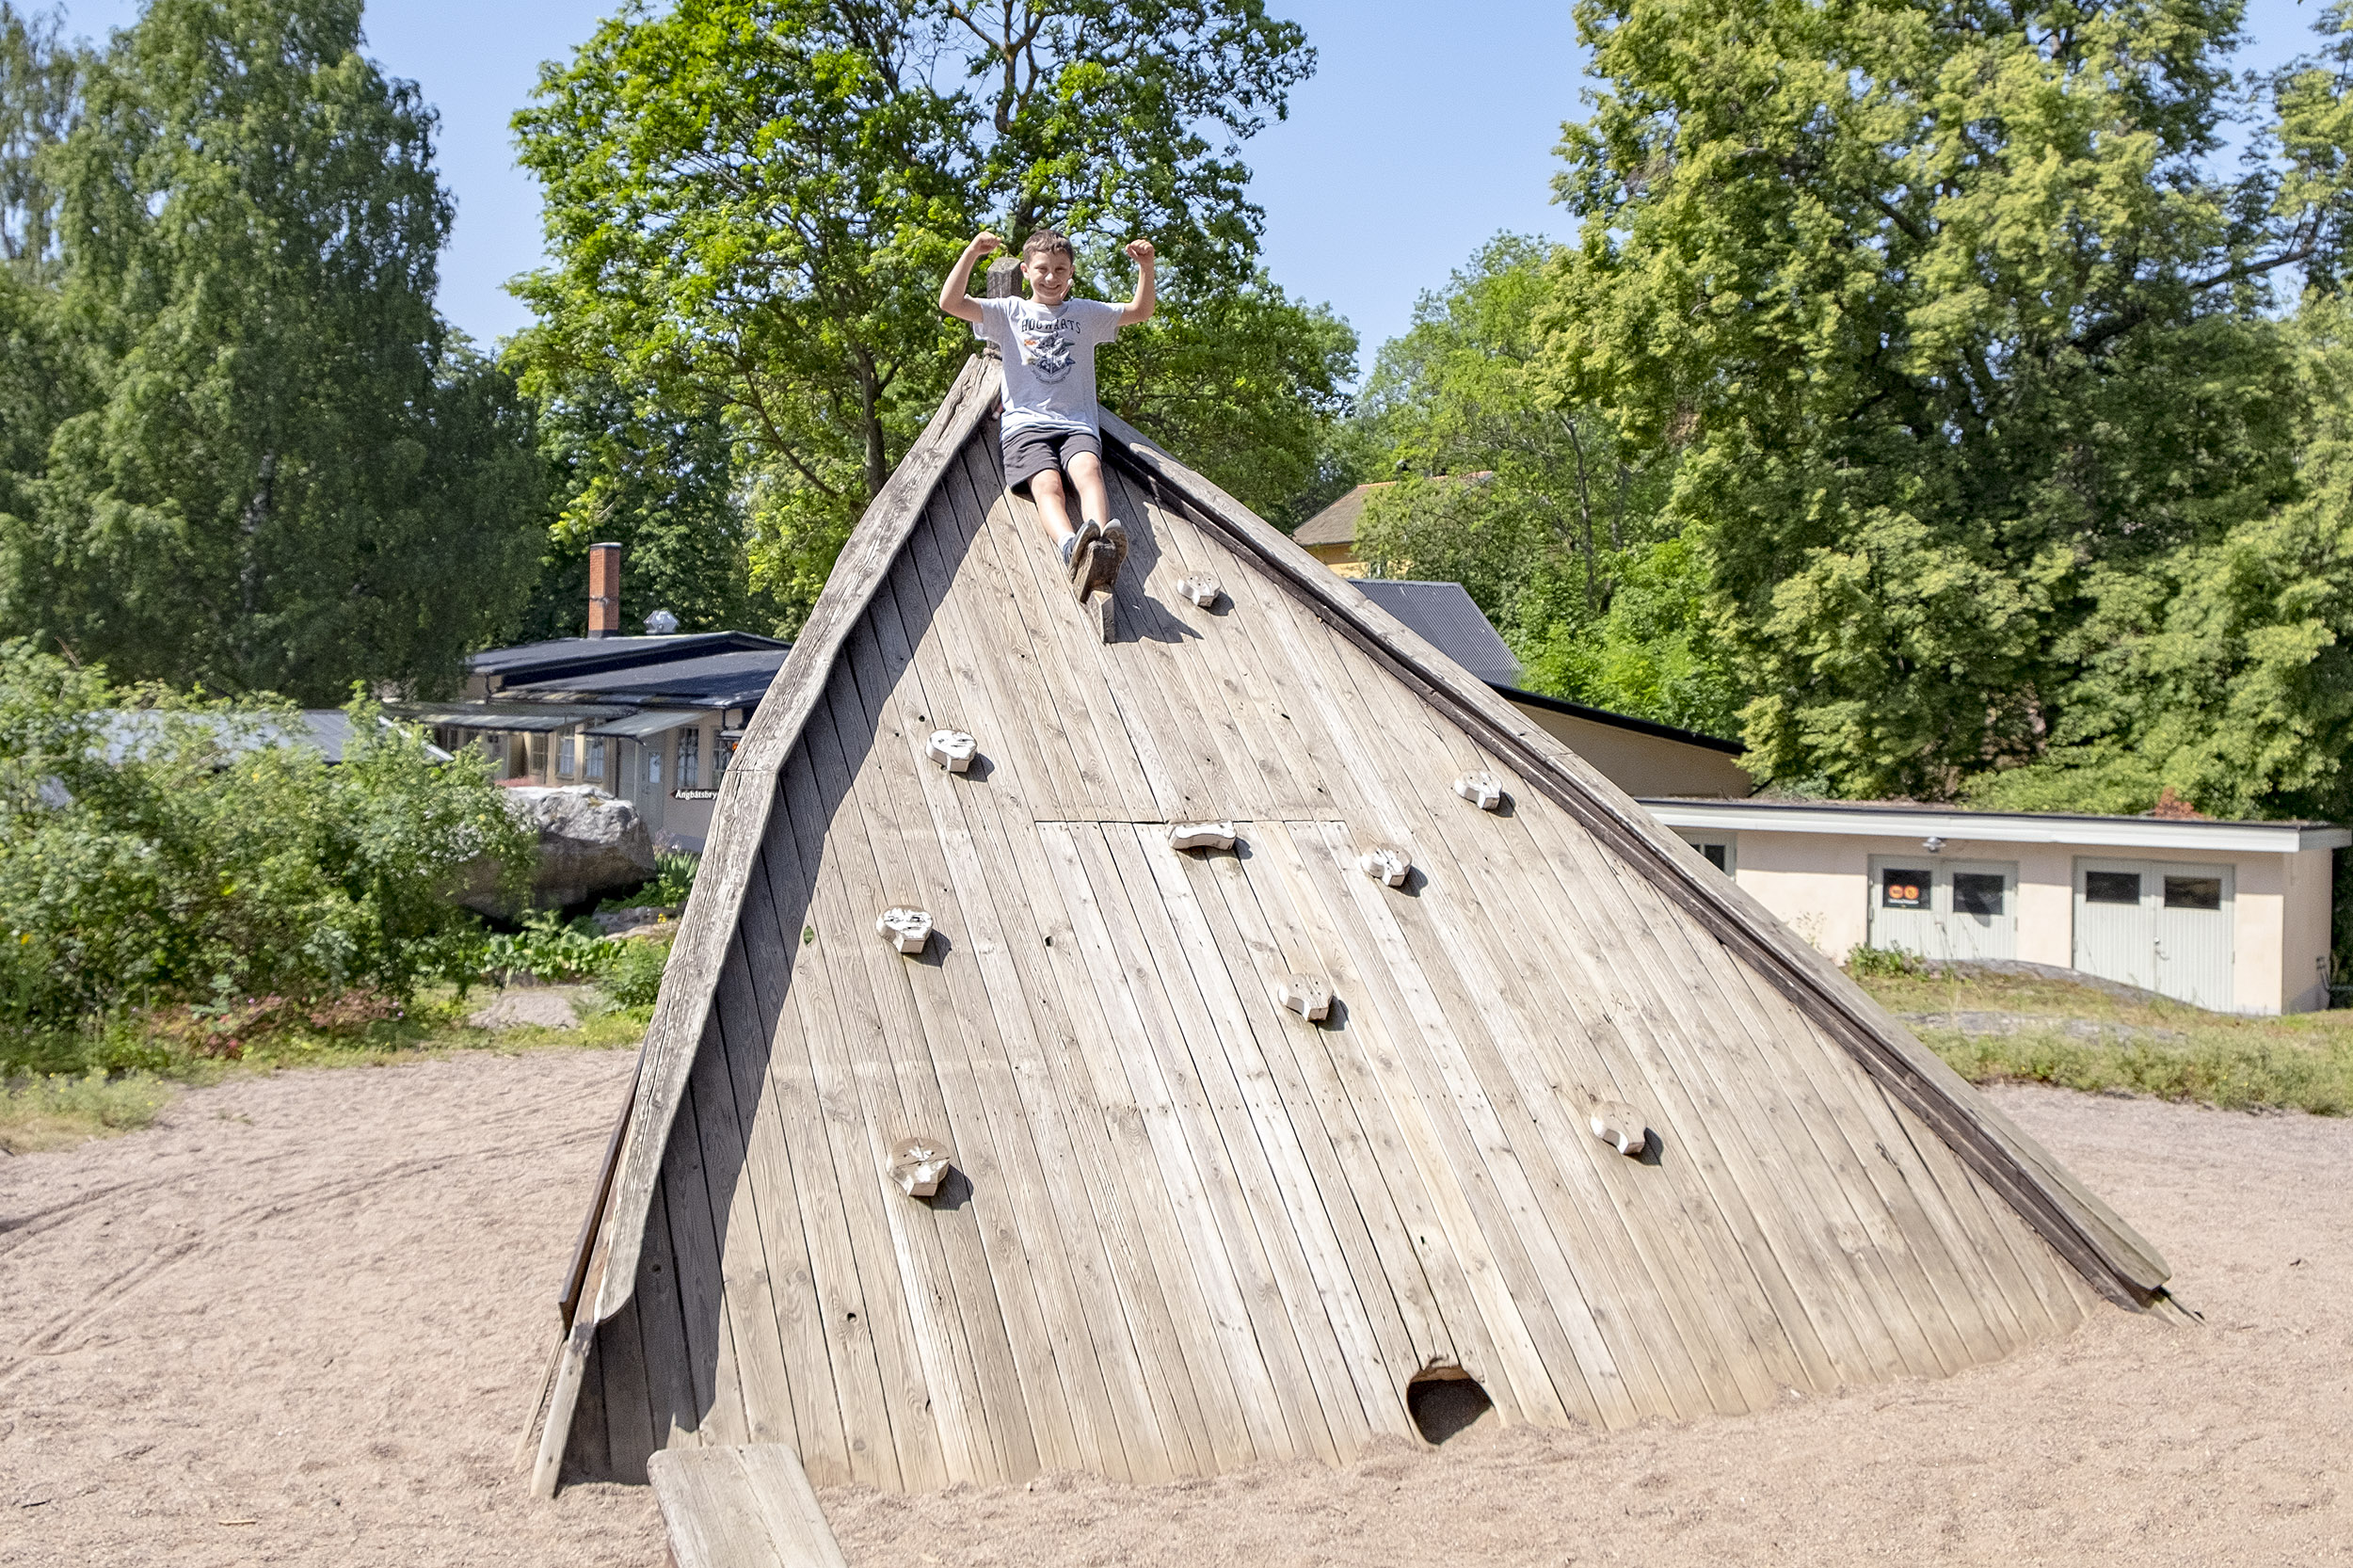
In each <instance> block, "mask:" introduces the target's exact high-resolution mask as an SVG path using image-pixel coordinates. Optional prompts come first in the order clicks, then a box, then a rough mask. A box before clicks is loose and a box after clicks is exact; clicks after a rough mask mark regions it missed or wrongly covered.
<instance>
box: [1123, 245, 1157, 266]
mask: <svg viewBox="0 0 2353 1568" xmlns="http://www.w3.org/2000/svg"><path fill="white" fill-rule="evenodd" d="M1122 248H1123V249H1125V250H1126V251H1127V252H1128V255H1130V256H1132V257H1134V258H1135V259H1136V261H1137V263H1138V264H1142V263H1144V262H1148V261H1150V260H1151V259H1152V255H1153V251H1152V242H1151V241H1150V240H1129V241H1128V243H1127V244H1126V245H1125V246H1124V247H1122Z"/></svg>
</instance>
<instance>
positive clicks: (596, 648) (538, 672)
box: [466, 632, 792, 685]
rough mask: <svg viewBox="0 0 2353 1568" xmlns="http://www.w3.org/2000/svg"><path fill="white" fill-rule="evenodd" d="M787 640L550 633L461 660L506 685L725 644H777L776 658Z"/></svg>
mask: <svg viewBox="0 0 2353 1568" xmlns="http://www.w3.org/2000/svg"><path fill="white" fill-rule="evenodd" d="M791 647H792V644H791V643H788V642H784V641H782V640H780V639H778V638H776V637H763V636H760V634H759V633H758V632H682V633H680V634H679V635H676V636H670V637H552V638H550V639H549V640H548V641H546V642H543V643H523V644H521V645H520V646H519V647H515V648H486V649H485V650H484V651H482V652H480V653H476V654H473V655H472V656H470V657H469V658H468V659H467V660H466V668H467V670H468V672H469V673H471V674H474V675H490V676H497V677H498V678H500V679H501V680H504V681H505V682H507V683H508V684H510V685H511V684H513V683H515V682H517V681H520V680H529V681H533V682H546V681H550V680H578V678H580V677H583V676H591V675H602V674H605V673H607V672H609V671H613V670H623V669H633V668H638V667H641V666H643V665H647V664H669V663H672V662H674V661H677V660H681V659H695V658H698V657H701V656H702V655H704V654H709V653H717V652H723V651H726V650H728V649H736V650H743V651H752V650H758V649H768V648H773V649H776V651H777V653H778V655H779V657H781V655H782V652H783V650H784V649H786V648H791Z"/></svg>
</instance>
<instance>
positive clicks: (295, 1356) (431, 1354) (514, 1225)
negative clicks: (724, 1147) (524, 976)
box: [0, 1050, 2353, 1568]
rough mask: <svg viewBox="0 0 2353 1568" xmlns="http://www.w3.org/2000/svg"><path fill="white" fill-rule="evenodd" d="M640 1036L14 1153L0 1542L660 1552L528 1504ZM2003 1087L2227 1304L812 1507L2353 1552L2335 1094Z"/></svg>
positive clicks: (2346, 1212)
mask: <svg viewBox="0 0 2353 1568" xmlns="http://www.w3.org/2000/svg"><path fill="white" fill-rule="evenodd" d="M629 1068H630V1057H629V1055H628V1054H627V1053H625V1052H617V1051H587V1050H581V1051H564V1050H551V1051H540V1052H535V1053H532V1054H528V1055H521V1056H513V1057H506V1056H498V1055H493V1054H490V1053H487V1052H485V1053H472V1054H465V1055H458V1056H452V1057H448V1058H443V1059H437V1060H434V1061H430V1062H424V1063H418V1064H409V1065H404V1066H398V1067H389V1068H380V1069H372V1070H370V1069H346V1070H341V1071H320V1072H288V1073H281V1074H278V1075H276V1076H273V1077H268V1078H253V1079H244V1080H233V1081H232V1082H229V1083H226V1084H222V1085H220V1086H218V1087H216V1088H212V1089H206V1090H202V1091H199V1092H196V1093H193V1094H190V1095H188V1096H185V1097H184V1098H183V1099H182V1100H181V1101H180V1102H179V1103H178V1104H177V1105H175V1106H174V1107H173V1108H172V1109H171V1110H170V1111H169V1112H167V1113H166V1115H165V1117H164V1118H163V1120H162V1121H161V1122H160V1123H159V1124H158V1125H157V1126H156V1127H155V1128H151V1129H150V1130H148V1131H145V1132H141V1133H136V1134H133V1135H131V1136H129V1137H124V1138H119V1139H114V1140H111V1141H108V1142H104V1143H99V1144H88V1145H85V1146H84V1147H81V1148H78V1149H72V1150H67V1151H62V1152H59V1153H55V1154H40V1155H24V1156H19V1157H17V1158H15V1159H5V1158H0V1563H9V1564H13V1563H36V1562H37V1563H42V1564H62V1563H105V1564H114V1563H125V1564H145V1563H156V1564H162V1563H169V1564H174V1565H202V1564H212V1563H221V1564H232V1563H251V1562H305V1563H322V1564H325V1563H333V1564H338V1565H342V1564H364V1563H387V1564H393V1563H397V1564H443V1563H449V1564H456V1563H484V1564H491V1563H496V1564H526V1563H529V1564H538V1563H546V1564H551V1565H552V1564H559V1563H560V1564H567V1565H570V1564H602V1563H615V1564H622V1563H626V1564H636V1565H644V1568H653V1565H655V1564H658V1563H660V1562H661V1561H662V1560H663V1556H664V1554H663V1549H662V1544H661V1538H660V1527H659V1523H658V1521H657V1519H656V1518H655V1515H654V1511H653V1507H652V1504H651V1501H650V1499H649V1497H648V1495H647V1494H646V1493H645V1492H643V1491H641V1490H635V1489H630V1488H622V1487H605V1486H584V1487H574V1488H571V1489H568V1491H567V1492H566V1493H565V1494H564V1496H562V1497H561V1498H559V1499H558V1500H557V1501H556V1502H555V1503H554V1504H552V1505H549V1504H540V1503H535V1502H533V1501H532V1500H531V1499H530V1498H529V1497H528V1496H527V1495H526V1493H525V1490H524V1485H523V1478H522V1476H521V1474H520V1472H519V1470H518V1469H517V1468H516V1467H515V1464H514V1463H513V1460H514V1449H515V1443H516V1438H517V1436H518V1433H519V1430H520V1423H521V1421H522V1419H523V1417H524V1416H525V1413H526V1411H525V1407H526V1405H527V1403H528V1401H529V1400H530V1399H531V1398H532V1396H533V1394H534V1393H535V1392H536V1386H537V1382H538V1377H539V1373H540V1369H541V1367H542V1364H543V1363H542V1357H543V1356H544V1354H545V1352H546V1349H547V1344H548V1336H549V1335H550V1334H551V1333H552V1326H553V1322H554V1317H553V1308H552V1303H551V1299H550V1298H551V1297H552V1294H553V1290H554V1285H555V1280H556V1276H557V1274H558V1272H560V1270H561V1268H562V1266H563V1263H564V1261H565V1258H566V1256H567V1254H568V1248H569V1246H570V1243H571V1239H572V1234H573V1230H574V1227H575V1226H576V1225H577V1224H578V1223H579V1217H580V1208H581V1205H582V1204H583V1202H584V1199H585V1196H586V1192H587V1186H588V1182H589V1179H590V1176H591V1175H592V1173H593V1170H594V1167H595V1164H596V1161H597V1159H598V1156H599V1154H600V1152H601V1149H602V1144H603V1139H604V1136H605V1133H606V1131H607V1129H608V1128H609V1126H610V1121H611V1118H612V1116H613V1114H614V1112H615V1111H616V1109H617V1105H618V1096H619V1095H620V1094H621V1093H622V1091H623V1088H624V1086H625V1084H626V1081H627V1079H628V1074H629ZM1998 1097H1999V1098H2000V1100H2001V1101H2002V1103H2003V1105H2004V1106H2005V1108H2006V1109H2008V1110H2009V1112H2010V1113H2011V1114H2012V1115H2014V1116H2015V1117H2017V1118H2018V1119H2019V1120H2020V1121H2021V1122H2022V1123H2024V1124H2025V1126H2026V1127H2027V1128H2029V1129H2030V1130H2032V1131H2033V1132H2034V1133H2036V1134H2037V1135H2038V1136H2040V1137H2041V1138H2042V1139H2044V1140H2045V1141H2046V1142H2047V1143H2048V1144H2050V1145H2051V1146H2052V1147H2053V1149H2054V1150H2055V1151H2056V1152H2057V1154H2058V1155H2059V1156H2060V1158H2061V1159H2063V1160H2067V1161H2068V1162H2069V1163H2070V1164H2071V1165H2072V1166H2073V1168H2074V1170H2075V1171H2076V1172H2077V1174H2078V1175H2080V1176H2083V1177H2084V1178H2085V1179H2086V1180H2087V1181H2088V1182H2089V1184H2090V1185H2091V1186H2092V1187H2093V1188H2094V1189H2095V1190H2097V1191H2098V1192H2101V1193H2102V1195H2104V1196H2105V1197H2106V1198H2107V1199H2108V1200H2109V1202H2110V1203H2112V1204H2113V1205H2114V1206H2115V1207H2116V1208H2119V1209H2120V1210H2121V1211H2122V1212H2123V1213H2124V1215H2125V1216H2126V1217H2127V1218H2128V1219H2130V1220H2131V1221H2132V1222H2133V1223H2134V1224H2136V1225H2137V1226H2139V1227H2140V1228H2141V1230H2142V1231H2143V1232H2144V1233H2145V1234H2147V1235H2148V1236H2149V1237H2150V1238H2151V1240H2153V1241H2155V1242H2156V1243H2157V1245H2158V1246H2159V1247H2160V1248H2162V1249H2163V1250H2164V1251H2165V1253H2166V1254H2167V1256H2168V1257H2169V1259H2170V1260H2171V1262H2172V1264H2173V1267H2174V1269H2175V1272H2176V1283H2177V1285H2178V1287H2179V1288H2180V1291H2181V1294H2182V1296H2183V1297H2184V1299H2185V1301H2186V1302H2187V1303H2188V1304H2190V1305H2191V1306H2193V1307H2195V1308H2197V1309H2199V1310H2200V1311H2201V1312H2202V1313H2203V1314H2204V1316H2205V1321H2204V1323H2203V1324H2202V1325H2201V1326H2197V1327H2175V1326H2170V1325H2168V1324H2164V1323H2159V1322H2154V1321H2151V1320H2143V1319H2136V1318H2128V1317H2126V1316H2124V1315H2123V1314H2121V1313H2118V1314H2111V1315H2107V1316H2105V1317H2104V1318H2102V1319H2100V1320H2096V1321H2095V1322H2093V1323H2092V1324H2091V1325H2090V1326H2089V1327H2087V1328H2086V1329H2084V1330H2083V1331H2081V1332H2079V1333H2077V1334H2075V1335H2074V1336H2071V1337H2070V1338H2068V1339H2067V1340H2065V1341H2062V1342H2060V1343H2058V1344H2055V1345H2050V1346H2046V1347H2043V1348H2041V1349H2040V1350H2037V1351H2033V1352H2027V1353H2025V1354H2023V1355H2020V1356H2017V1357H2014V1358H2012V1359H2011V1360H2009V1361H2008V1362H2005V1363H2003V1364H2001V1365H1999V1366H1995V1367H1990V1368H1979V1369H1977V1370H1976V1371H1973V1372H1969V1373H1965V1374H1963V1375H1962V1376H1961V1377H1957V1378H1953V1379H1949V1380H1945V1381H1942V1382H1932V1383H1907V1384H1897V1385H1894V1386H1888V1387H1876V1388H1867V1389H1859V1390H1856V1391H1853V1392H1850V1393H1848V1394H1844V1395H1840V1396H1837V1397H1834V1398H1826V1399H1801V1398H1798V1397H1795V1396H1793V1397H1792V1398H1791V1400H1789V1402H1788V1404H1787V1405H1786V1406H1785V1408H1783V1409H1780V1410H1777V1411H1773V1412H1770V1413H1768V1414H1765V1415H1761V1416H1744V1417H1740V1418H1737V1419H1729V1420H1712V1421H1697V1422H1689V1423H1682V1424H1669V1423H1663V1422H1660V1423H1653V1424H1651V1425H1649V1426H1646V1427H1643V1428H1641V1429H1640V1430H1637V1431H1635V1432H1624V1433H1619V1434H1615V1435H1613V1436H1609V1437H1600V1436H1593V1435H1589V1434H1584V1433H1577V1432H1531V1431H1525V1430H1516V1431H1509V1432H1499V1433H1497V1434H1495V1435H1493V1436H1492V1437H1487V1438H1484V1439H1465V1440H1464V1442H1462V1443H1458V1444H1456V1445H1452V1446H1449V1448H1447V1449H1445V1450H1443V1451H1441V1452H1438V1453H1426V1452H1422V1451H1419V1450H1416V1449H1411V1448H1406V1447H1405V1446H1403V1445H1401V1444H1400V1445H1396V1446H1394V1447H1393V1448H1388V1449H1385V1450H1384V1451H1380V1452H1377V1453H1375V1454H1373V1455H1372V1456H1370V1457H1369V1458H1367V1459H1365V1460H1363V1461H1362V1462H1360V1463H1358V1464H1354V1465H1353V1466H1351V1467H1349V1468H1347V1469H1345V1470H1342V1471H1339V1472H1337V1473H1335V1472H1332V1471H1329V1470H1325V1469H1322V1468H1320V1467H1315V1466H1294V1467H1284V1468H1270V1469H1262V1470H1257V1471H1252V1472H1247V1473H1244V1474H1241V1475H1235V1476H1228V1477H1225V1478H1222V1479H1219V1480H1211V1481H1201V1482H1193V1483H1189V1484H1179V1485H1175V1486H1167V1487H1158V1488H1142V1489H1139V1488H1126V1487H1119V1486H1113V1485H1110V1484H1107V1483H1102V1482H1097V1481H1094V1480H1088V1479H1085V1478H1080V1477H1051V1478H1048V1479H1046V1480H1041V1481H1039V1482H1037V1483H1036V1484H1035V1485H1034V1486H1033V1487H1012V1488H1003V1489H999V1490H996V1491H975V1490H971V1489H962V1490H959V1491H956V1492H951V1493H946V1494H941V1495H939V1496H929V1497H898V1496H884V1495H881V1494H877V1493H872V1492H867V1491H860V1490H856V1489H846V1490H842V1491H838V1492H831V1493H828V1494H826V1495H825V1504H826V1508H827V1510H828V1512H829V1513H830V1514H831V1516H832V1517H833V1519H834V1521H835V1523H836V1526H837V1528H838V1529H839V1530H840V1534H841V1537H842V1541H843V1544H844V1545H845V1547H846V1548H847V1549H848V1552H849V1555H850V1558H851V1560H852V1561H853V1562H854V1563H857V1564H860V1565H861V1568H867V1565H872V1568H882V1565H884V1564H889V1565H892V1568H922V1565H928V1564H951V1563H957V1564H962V1563H972V1564H979V1563H1006V1564H1013V1563H1020V1564H1025V1565H1027V1564H1041V1565H1059V1564H1069V1565H1073V1568H1076V1565H1080V1564H1098V1563H1113V1562H1117V1563H1129V1562H1133V1563H1166V1564H1171V1565H1181V1568H1211V1565H1215V1564H1225V1563H1234V1564H1243V1563H1248V1564H1284V1565H1291V1564H1323V1563H1329V1564H1333V1565H1335V1568H1339V1565H1345V1568H1368V1565H1375V1564H1389V1563H1395V1564H1400V1565H1402V1564H1409V1563H1412V1564H1420V1563H1429V1562H1433V1561H1443V1562H1446V1563H1448V1564H1449V1568H1480V1565H1488V1564H1495V1565H1500V1564H1530V1565H1535V1564H1545V1565H1550V1564H1556V1563H1567V1562H1576V1563H1626V1564H1633V1563H1649V1564H1657V1563H1697V1562H1706V1563H1710V1564H1714V1563H1759V1564H1763V1563H1786V1562H1796V1561H1804V1562H1807V1563H1809V1564H1844V1563H1868V1562H1901V1563H1921V1562H1929V1561H1935V1562H1940V1563H1943V1562H1957V1563H1978V1562H1984V1563H1995V1562H1999V1563H2002V1564H2004V1565H2006V1568H2008V1565H2015V1564H2019V1563H2043V1562H2050V1563H2057V1562H2063V1561H2064V1562H2073V1561H2077V1560H2091V1559H2093V1558H2095V1557H2113V1558H2129V1559H2131V1560H2134V1561H2136V1562H2137V1563H2140V1564H2173V1563H2182V1564H2190V1563H2198V1564H2204V1563H2217V1564H2220V1563H2253V1562H2278V1563H2297V1564H2305V1563H2315V1564H2317V1563H2331V1562H2353V1483H2349V1482H2348V1481H2347V1479H2346V1472H2347V1469H2348V1464H2353V1460H2349V1459H2348V1456H2353V1122H2348V1121H2325V1120H2316V1119H2313V1118H2310V1117H2305V1116H2300V1115H2272V1116H2249V1115H2242V1114H2236V1113H2231V1112H2213V1111H2201V1110H2194V1109H2188V1108H2185V1107H2178V1106H2169V1105H2163V1104H2158V1103H2155V1102H2152V1101H2146V1100H2128V1099H2116V1098H2107V1097H2099V1096H2079V1095H2071V1094H2068V1093H2066V1092H2064V1091H2058V1090H2035V1089H2012V1090H2004V1091H2001V1092H2000V1093H1999V1095H1998ZM1465 1445H1467V1446H1465Z"/></svg>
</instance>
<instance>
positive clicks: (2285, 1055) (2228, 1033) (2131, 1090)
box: [1857, 968, 2353, 1116]
mask: <svg viewBox="0 0 2353 1568" xmlns="http://www.w3.org/2000/svg"><path fill="white" fill-rule="evenodd" d="M1857 978H1858V980H1859V981H1860V983H1861V984H1862V985H1863V986H1864V988H1865V990H1868V991H1869V992H1870V993H1871V994H1872V995H1873V996H1874V997H1876V998H1877V999H1878V1000H1879V1001H1880V1003H1881V1005H1882V1006H1884V1007H1886V1008H1887V1009H1888V1010H1889V1011H1890V1012H1893V1013H1895V1014H1897V1015H1898V1016H1902V1017H1904V1018H1905V1019H1906V1021H1907V1022H1909V1023H1910V1024H1911V1026H1912V1029H1913V1032H1914V1033H1916V1034H1917V1035H1919V1037H1920V1039H1921V1041H1922V1043H1923V1044H1925V1045H1927V1046H1928V1047H1929V1048H1930V1049H1931V1050H1934V1051H1935V1052H1936V1053H1937V1055H1939V1056H1941V1057H1943V1058H1944V1059H1945V1061H1946V1062H1948V1063H1950V1064H1952V1066H1953V1068H1954V1069H1955V1070H1956V1071H1958V1072H1959V1073H1961V1076H1962V1077H1964V1078H1967V1079H1969V1080H1971V1081H1972V1082H1976V1083H1989V1082H2019V1083H2051V1084H2057V1085H2058V1086H2059V1087H2061V1088H2067V1089H2081V1090H2086V1091H2090V1092H2100V1091H2114V1092H2118V1093H2124V1094H2135V1095H2153V1096H2157V1097H2159V1098H2162V1099H2169V1100H2186V1101H2194V1102H2196V1103H2199V1104H2201V1105H2215V1106H2220V1107H2223V1108H2225V1109H2227V1110H2233V1111H2265V1110H2297V1111H2309V1112H2313V1113H2314V1114H2316V1115H2322V1116H2343V1115H2347V1114H2353V1011H2343V1010H2340V1011H2334V1012H2328V1013H2297V1014H2291V1015H2289V1016H2284V1017H2243V1016H2236V1015H2233V1014H2227V1013H2208V1012H2205V1011H2203V1010H2201V1009H2199V1008H2195V1007H2191V1006H2188V1005H2186V1004H2185V1003H2181V1002H2172V1001H2166V1000H2161V999H2156V1000H2153V999H2148V998H2144V997H2134V996H2119V995H2116V994H2114V993H2111V992H2109V991H2105V990H2102V989H2100V988H2099V987H2097V986H2095V985H2088V984H2075V983H2072V982H2068V981H2064V980H2058V979H2054V978H2048V977H2043V976H2034V975H1989V974H1982V973H1977V972H1973V971H1967V970H1961V969H1955V968H1943V969H1938V968H1927V969H1923V970H1920V971H1918V972H1914V973H1910V974H1900V973H1897V974H1889V973H1878V974H1865V975H1861V976H1858V977H1857Z"/></svg>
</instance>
